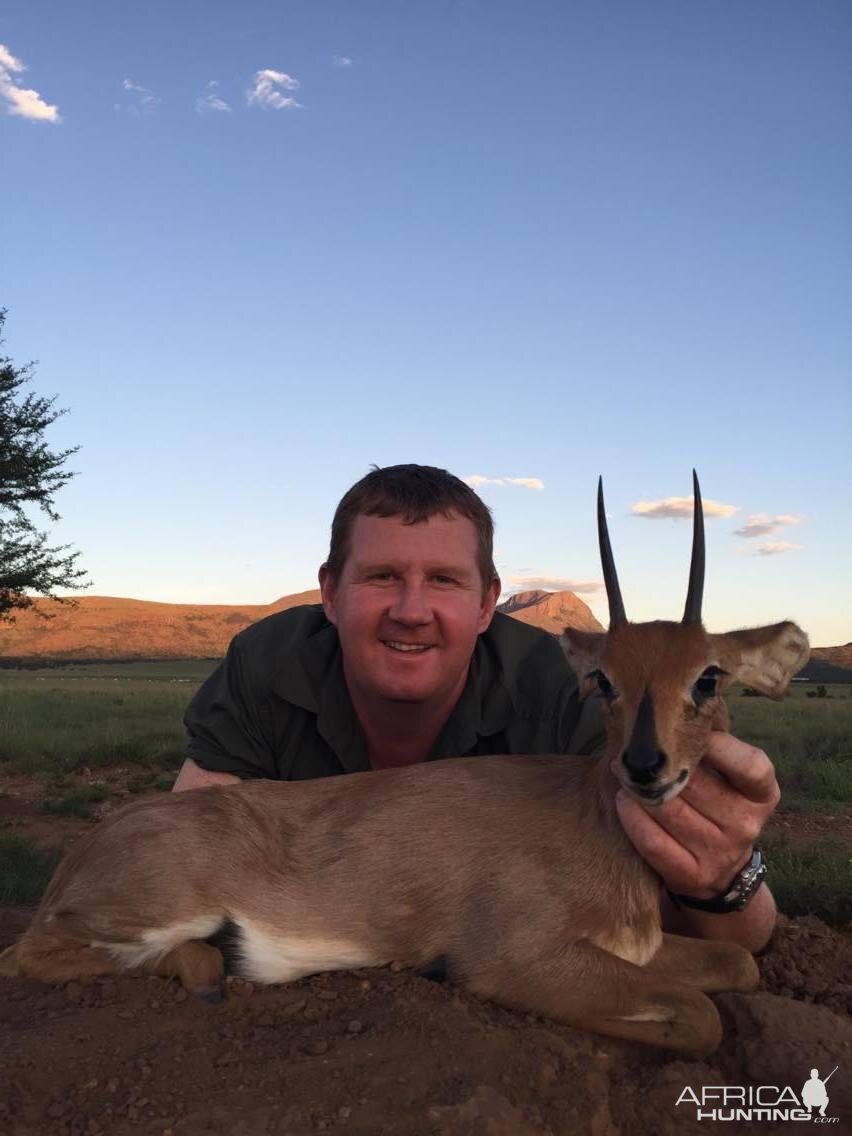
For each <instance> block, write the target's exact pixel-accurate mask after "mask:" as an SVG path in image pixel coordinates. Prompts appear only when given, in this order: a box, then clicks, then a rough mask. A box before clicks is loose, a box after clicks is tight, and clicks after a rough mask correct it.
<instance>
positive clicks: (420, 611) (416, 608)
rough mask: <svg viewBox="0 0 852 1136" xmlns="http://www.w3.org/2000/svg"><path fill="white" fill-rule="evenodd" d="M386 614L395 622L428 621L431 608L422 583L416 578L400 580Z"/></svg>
mask: <svg viewBox="0 0 852 1136" xmlns="http://www.w3.org/2000/svg"><path fill="white" fill-rule="evenodd" d="M388 614H389V615H390V617H391V619H394V620H396V622H397V623H409V624H417V623H429V622H430V620H431V619H432V609H431V607H430V606H429V603H428V597H427V595H426V591H425V588H424V586H423V584H422V583H419V582H418V581H416V580H412V581H407V580H403V581H401V582H400V585H399V588H398V589H397V592H396V595H395V596H394V602H393V605H392V606H391V609H390V612H389V613H388Z"/></svg>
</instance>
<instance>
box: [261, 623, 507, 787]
mask: <svg viewBox="0 0 852 1136" xmlns="http://www.w3.org/2000/svg"><path fill="white" fill-rule="evenodd" d="M272 688H273V690H274V691H275V693H276V694H278V695H280V696H281V697H282V698H283V699H285V701H287V702H290V703H291V704H293V705H294V706H300V707H302V709H304V710H307V711H309V712H310V713H312V714H316V715H317V730H318V732H319V734H320V736H321V737H323V738H324V739H325V741H326V742H328V744H329V745H330V746H331V748H332V749H333V750H334V752H335V753H336V754H337V756H338V758H339V759H340V762H341V764H342V765H343V767H344V769H345V770H346V771H347V773H356V772H360V771H362V770H367V769H370V763H369V759H368V757H367V746H366V740H365V738H364V731H363V730H362V729H361V724H360V722H359V721H358V718H357V715H356V714H355V709H354V707H353V705H352V700H351V699H350V697H349V691H348V690H347V689H346V682H345V680H344V677H343V656H342V654H341V651H340V640H339V639H338V636H337V629H336V628H335V627H334V625H333V624H331V623H326V624H325V625H324V626H323V627H321V628H320V630H319V631H317V632H315V633H314V634H313V635H309V636H308V638H307V639H305V641H304V642H303V643H302V645H301V647H300V648H299V651H298V655H297V657H296V659H291V660H290V662H289V664H288V666H287V667H286V668H285V669H283V670H281V671H279V672H278V674H276V676H275V678H274V679H273V681H272ZM513 712H514V707H513V703H512V698H511V696H510V694H509V691H508V689H507V687H506V685H505V678H504V676H503V673H502V668H501V666H500V663H499V661H498V658H497V655H496V654H495V653H494V651H493V649H492V647H491V645H490V643H489V641H488V632H485V633H483V634H482V635H480V636H479V638H478V639H477V641H476V647H475V648H474V652H473V658H472V659H471V664H470V670H469V672H468V677H467V682H466V683H465V687H464V690H463V691H462V694H461V697H460V698H459V701H458V702H457V703H456V706H455V708H454V709H453V712H452V713H451V714H450V717H449V718H448V720H447V722H446V724H445V726H444V728H443V729H442V730H441V733H440V734H439V735H438V738H437V740H436V742H435V744H434V745H433V746H432V749H431V751H430V754H429V758H430V759H431V758H434V757H442V756H444V757H449V756H459V755H461V754H465V753H467V752H468V751H470V750H472V749H473V748H474V747H475V745H476V743H477V740H478V739H479V738H480V737H490V736H491V735H493V734H497V733H499V732H500V731H501V730H503V729H505V727H506V725H507V724H508V722H509V720H510V719H511V716H512V714H513Z"/></svg>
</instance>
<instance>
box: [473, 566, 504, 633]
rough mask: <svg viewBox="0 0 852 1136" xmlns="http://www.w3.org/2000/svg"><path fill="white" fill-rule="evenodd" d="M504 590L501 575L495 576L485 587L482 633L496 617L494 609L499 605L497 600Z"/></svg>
mask: <svg viewBox="0 0 852 1136" xmlns="http://www.w3.org/2000/svg"><path fill="white" fill-rule="evenodd" d="M502 591H503V585H502V584H501V583H500V577H499V576H495V577H494V579H493V580H492V581H491V583H490V584H489V585H488V587H487V588H486V589H485V594H484V595H483V597H482V611H481V613H480V616H479V634H480V635H481V634H482V632H483V631H487V630H488V628H489V627H490V626H491V620H492V619H493V618H494V609H495V608H496V607H497V601H498V600H499V599H500V593H501V592H502Z"/></svg>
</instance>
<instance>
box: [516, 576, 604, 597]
mask: <svg viewBox="0 0 852 1136" xmlns="http://www.w3.org/2000/svg"><path fill="white" fill-rule="evenodd" d="M509 584H510V585H511V587H512V588H513V589H514V590H515V591H519V592H531V591H542V592H577V593H579V594H581V595H593V594H594V593H595V592H600V591H603V582H602V581H601V580H570V579H568V578H567V577H565V576H510V577H509Z"/></svg>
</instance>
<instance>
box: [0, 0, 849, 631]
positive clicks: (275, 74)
mask: <svg viewBox="0 0 852 1136" xmlns="http://www.w3.org/2000/svg"><path fill="white" fill-rule="evenodd" d="M0 44H2V45H3V46H2V48H0V167H2V169H3V171H4V174H3V177H2V183H0V184H2V190H0V193H2V199H0V306H2V307H5V308H6V309H7V311H8V315H7V322H6V331H5V338H6V342H5V347H4V349H3V351H4V353H5V354H7V355H10V356H11V357H12V358H13V359H14V360H15V362H16V363H19V364H23V363H25V362H27V361H28V360H31V359H32V360H36V361H37V366H36V368H35V372H34V374H35V379H34V383H33V387H32V389H33V390H34V391H35V392H36V393H38V394H42V395H57V404H56V405H57V407H65V408H67V409H68V413H67V414H65V415H63V416H62V417H61V418H60V419H59V420H58V421H57V422H56V423H55V424H54V425H53V426H52V427H51V428H50V430H49V432H48V440H49V442H50V444H51V445H52V446H54V447H55V448H61V447H66V446H76V445H79V446H80V450H79V452H78V453H76V454H75V455H74V456H73V458H71V459H70V460H69V463H68V467H69V468H70V469H73V470H75V471H77V476H76V477H75V478H74V479H73V480H72V481H71V482H69V484H68V485H67V486H66V487H65V488H64V489H63V490H62V491H61V493H60V494H59V496H58V497H57V500H56V505H57V507H58V509H59V512H60V513H61V515H62V520H61V522H59V523H58V524H57V525H55V526H52V525H50V522H49V521H48V520H47V518H45V517H41V518H38V517H36V518H35V519H38V520H40V522H41V523H42V524H43V526H44V527H47V528H48V529H49V531H50V533H51V539H52V540H55V541H56V542H57V543H66V542H67V543H70V544H72V545H73V546H74V547H75V548H77V549H79V550H80V553H81V556H80V561H79V564H80V566H81V567H83V568H85V569H86V571H87V572H88V574H89V579H90V581H91V585H92V586H91V588H90V589H89V593H88V594H94V595H114V596H128V597H135V598H140V599H150V600H161V601H172V602H193V603H270V602H272V601H273V600H275V599H276V598H278V597H279V596H282V595H285V594H290V593H293V592H297V591H302V590H305V589H307V588H311V587H314V586H315V584H316V570H317V567H318V565H319V564H320V562H321V561H322V560H323V559H324V557H325V554H326V552H327V548H328V533H329V527H330V522H331V516H332V513H333V511H334V508H335V506H336V504H337V502H338V500H339V499H340V497H341V496H342V494H343V493H344V492H345V491H346V489H347V488H349V486H350V485H352V484H353V483H354V482H355V481H357V480H358V479H359V478H360V477H362V476H363V475H364V474H365V473H367V472H368V470H369V469H370V467H371V466H372V465H373V464H378V465H382V466H384V465H391V464H395V463H397V462H422V463H425V464H431V465H438V466H442V467H444V468H447V469H449V470H451V471H452V472H453V473H456V474H457V475H458V476H460V477H463V478H466V479H469V480H470V482H471V483H472V484H474V486H475V487H476V489H477V491H478V492H479V493H480V494H481V496H482V498H483V500H485V502H486V503H487V504H488V505H489V507H490V508H491V509H492V510H493V513H494V517H495V521H496V526H497V528H496V546H495V560H496V562H497V567H498V570H499V571H500V574H501V578H502V580H503V585H504V590H505V592H506V593H510V592H515V591H518V590H524V589H526V588H529V587H546V588H552V589H557V588H571V587H574V588H576V590H578V593H579V594H580V595H581V596H582V598H583V599H584V600H586V602H588V603H589V604H590V606H591V607H592V610H593V611H594V612H595V613H596V614H597V615H598V617H599V618H601V620H602V621H604V622H605V620H606V602H605V599H604V596H603V592H602V590H601V585H600V580H601V572H600V565H599V560H598V552H597V538H596V530H595V492H596V485H597V478H598V475H599V474H601V475H603V478H604V486H605V491H606V500H607V512H608V515H609V524H610V533H611V538H612V543H613V548H614V551H615V556H616V562H617V565H618V570H619V575H620V578H621V587H622V592H623V594H624V599H625V604H626V608H627V614H628V616H629V618H631V619H633V620H643V619H655V618H679V617H680V613H681V611H682V607H683V599H684V595H685V591H686V580H687V572H688V563H689V549H690V541H691V531H690V530H691V524H690V520H689V514H690V495H691V470H692V468H693V466H694V467H696V468H697V470H698V472H699V475H700V477H701V484H702V489H703V494H704V497H705V501H707V502H710V504H709V505H708V506H707V512H708V514H709V515H708V519H707V585H706V589H705V597H706V598H705V620H706V623H707V625H708V627H709V628H710V629H711V630H715V631H720V630H726V629H728V628H732V627H737V626H752V625H756V624H759V623H772V622H776V621H777V620H780V619H784V618H791V619H795V620H796V621H797V622H798V623H800V624H801V626H802V627H804V628H805V630H806V631H808V633H809V634H810V637H811V641H812V643H814V644H816V645H832V644H838V643H845V642H848V641H849V640H852V602H850V588H849V564H850V563H852V535H850V534H852V526H850V524H849V519H850V518H849V485H850V457H849V450H850V446H849V437H850V433H852V413H850V410H852V407H850V403H851V402H852V395H851V394H850V391H852V382H850V379H851V378H852V323H850V295H852V223H851V222H852V211H851V210H850V202H852V160H851V159H850V146H849V143H850V131H849V123H850V102H852V98H851V97H850V96H852V68H850V67H849V59H850V57H852V51H850V49H852V6H850V5H849V4H848V3H847V2H846V0H836V2H834V0H818V2H806V0H795V2H790V0H712V2H710V0H694V2H691V3H684V2H683V0H671V2H668V0H648V2H645V3H641V4H637V3H635V0H621V2H619V0H612V2H608V3H597V2H583V0H578V2H566V0H551V2H544V0H529V2H527V3H523V4H521V3H517V2H516V3H507V2H504V0H490V2H488V3H486V2H484V0H455V2H450V0H444V2H434V3H431V4H411V3H409V4H400V3H398V2H391V0H365V2H361V0H345V2H344V0H301V2H282V0H243V2H242V3H240V4H239V5H238V4H234V3H224V2H220V0H204V2H201V0H182V2H181V3H180V4H173V3H167V2H165V0H149V2H138V3H135V4H123V5H118V6H117V5H115V4H114V3H111V2H107V0H80V2H79V3H77V4H73V5H72V4H62V3H59V2H57V0H53V2H46V0H5V3H4V5H3V15H2V20H0Z"/></svg>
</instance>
